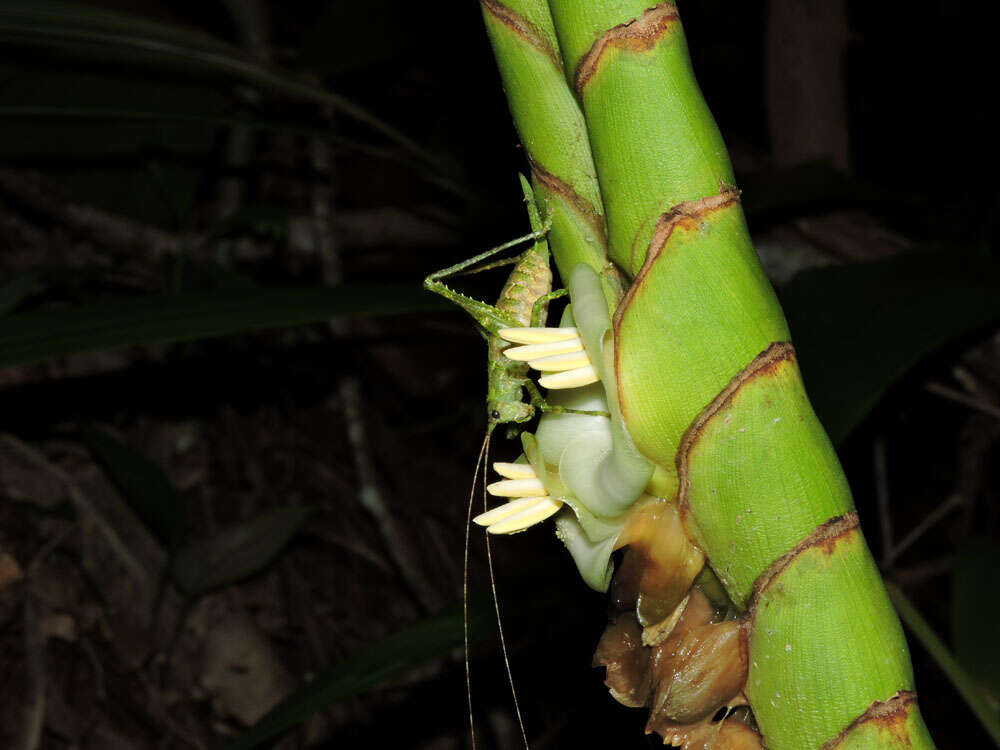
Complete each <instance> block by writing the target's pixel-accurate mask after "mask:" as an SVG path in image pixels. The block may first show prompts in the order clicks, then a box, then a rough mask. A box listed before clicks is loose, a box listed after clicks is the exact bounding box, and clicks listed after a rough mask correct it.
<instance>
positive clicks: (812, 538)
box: [747, 511, 861, 616]
mask: <svg viewBox="0 0 1000 750" xmlns="http://www.w3.org/2000/svg"><path fill="white" fill-rule="evenodd" d="M860 533H861V529H860V528H859V522H858V514H857V512H856V511H851V512H850V513H845V514H844V515H842V516H837V517H835V518H831V519H830V520H829V521H826V522H824V523H821V524H820V525H819V526H817V527H816V528H815V529H813V531H812V532H811V533H810V534H809V536H807V537H806V538H805V539H803V540H802V541H801V542H799V543H798V544H797V545H795V547H794V548H792V549H790V550H789V551H788V552H786V553H785V554H783V555H782V556H781V557H779V558H778V559H777V560H775V561H774V562H773V563H771V564H770V565H769V566H768V568H767V570H765V571H764V572H763V573H761V574H760V577H759V578H758V579H757V580H756V582H755V583H754V587H753V596H752V597H751V599H750V606H749V607H748V608H747V610H748V612H750V613H751V616H752V613H753V612H754V610H755V608H756V604H757V601H758V600H759V599H760V596H761V594H763V593H764V592H765V591H767V589H768V587H769V586H770V585H771V584H772V583H773V582H774V580H775V579H777V578H778V577H779V576H780V575H781V573H782V571H783V570H785V568H787V567H788V566H789V565H790V564H791V562H792V561H793V560H794V559H795V558H796V557H798V556H799V555H801V554H802V553H804V552H806V551H807V550H811V549H819V550H822V551H823V552H824V553H825V554H827V555H830V554H833V551H834V549H835V548H836V546H837V545H838V544H840V543H841V542H843V541H844V540H846V539H848V538H849V537H850V536H851V535H853V534H860Z"/></svg>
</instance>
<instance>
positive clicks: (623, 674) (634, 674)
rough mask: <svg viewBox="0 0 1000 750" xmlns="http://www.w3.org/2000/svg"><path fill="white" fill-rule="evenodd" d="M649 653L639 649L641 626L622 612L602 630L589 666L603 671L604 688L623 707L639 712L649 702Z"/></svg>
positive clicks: (633, 617) (628, 613) (629, 614)
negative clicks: (604, 669) (603, 669)
mask: <svg viewBox="0 0 1000 750" xmlns="http://www.w3.org/2000/svg"><path fill="white" fill-rule="evenodd" d="M649 657H650V650H649V649H648V648H644V647H643V645H642V626H641V625H639V621H638V620H636V619H635V614H633V613H632V612H624V613H622V614H620V615H618V617H616V618H615V620H614V621H613V622H611V623H610V624H609V625H608V626H607V628H605V629H604V633H603V635H601V640H600V642H599V643H598V644H597V650H596V651H595V652H594V661H593V666H595V667H605V668H606V669H607V674H606V676H605V678H604V684H605V685H607V686H608V689H609V690H610V691H611V695H612V697H613V698H614V699H615V700H616V701H618V702H619V703H621V704H622V705H623V706H629V707H630V708H640V707H641V706H645V705H646V704H647V703H648V702H649V692H650V682H649V677H650V658H649Z"/></svg>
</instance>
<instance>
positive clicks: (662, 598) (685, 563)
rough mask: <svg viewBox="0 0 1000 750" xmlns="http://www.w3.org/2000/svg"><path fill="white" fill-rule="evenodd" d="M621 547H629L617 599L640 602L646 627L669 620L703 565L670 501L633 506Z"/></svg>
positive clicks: (702, 556) (699, 553) (617, 589)
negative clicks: (667, 618) (665, 619)
mask: <svg viewBox="0 0 1000 750" xmlns="http://www.w3.org/2000/svg"><path fill="white" fill-rule="evenodd" d="M619 544H621V545H626V544H627V545H628V550H627V551H626V553H625V559H624V561H623V562H622V566H621V570H620V572H619V574H618V575H619V576H621V580H622V583H621V584H619V583H618V582H617V580H616V585H615V594H614V596H615V599H616V600H619V601H621V602H623V603H626V604H630V603H632V602H638V607H637V612H638V616H639V621H640V622H641V623H642V624H643V625H652V624H655V623H657V622H660V621H661V620H663V619H664V618H666V617H669V616H670V614H671V613H672V612H673V611H674V609H675V608H676V607H677V605H678V604H680V602H681V600H682V599H683V598H684V597H685V596H687V593H688V590H689V589H690V588H691V584H692V583H693V582H694V579H695V576H697V575H698V573H700V572H701V569H702V567H704V565H705V556H704V554H702V552H701V550H699V549H698V548H697V547H695V546H694V545H693V544H692V543H691V539H690V537H689V536H688V533H687V530H686V529H685V528H684V524H683V523H682V522H681V517H680V514H679V512H678V508H677V505H676V504H675V503H672V502H665V501H663V500H653V501H650V502H647V503H645V504H643V505H640V506H637V507H636V508H634V509H633V510H632V512H631V513H630V514H629V519H628V521H627V523H626V524H625V528H624V530H623V531H622V534H621V536H620V537H619ZM616 579H617V577H616Z"/></svg>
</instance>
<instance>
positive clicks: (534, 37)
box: [479, 0, 563, 70]
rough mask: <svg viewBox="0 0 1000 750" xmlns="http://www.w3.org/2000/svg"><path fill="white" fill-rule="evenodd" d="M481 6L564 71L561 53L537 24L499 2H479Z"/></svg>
mask: <svg viewBox="0 0 1000 750" xmlns="http://www.w3.org/2000/svg"><path fill="white" fill-rule="evenodd" d="M479 5H480V6H481V7H482V9H483V12H484V13H489V14H490V15H491V16H493V17H494V18H495V19H497V21H499V22H500V23H502V24H503V25H504V26H506V27H507V28H509V29H511V31H513V32H514V33H515V34H517V35H518V36H519V37H521V39H523V40H524V41H525V42H527V43H528V44H530V45H531V46H532V47H534V48H535V49H538V50H540V51H541V52H543V53H545V56H546V57H548V58H549V59H551V60H552V62H553V64H554V65H555V66H556V67H557V68H559V70H562V69H563V64H562V58H561V57H560V55H559V52H558V51H557V50H555V49H553V48H552V45H551V44H549V43H548V42H547V41H546V39H545V35H544V34H543V33H542V32H541V30H539V28H538V27H537V26H535V24H533V23H532V22H531V21H529V20H528V19H527V18H525V17H524V16H522V15H519V14H517V13H515V12H514V11H512V10H511V9H510V8H508V7H507V6H506V5H504V4H503V3H500V2H497V0H479Z"/></svg>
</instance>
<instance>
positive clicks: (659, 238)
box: [614, 186, 740, 336]
mask: <svg viewBox="0 0 1000 750" xmlns="http://www.w3.org/2000/svg"><path fill="white" fill-rule="evenodd" d="M739 202H740V191H739V190H737V189H736V188H729V187H725V186H723V189H722V192H720V193H719V194H717V195H710V196H708V197H706V198H699V199H698V200H694V201H684V202H683V203H678V204H677V205H676V206H674V207H673V208H672V209H670V210H669V211H667V212H665V213H664V214H662V215H661V216H660V218H659V219H657V221H656V227H655V228H654V229H653V236H652V238H651V239H650V241H649V247H648V248H647V250H646V257H645V259H644V260H643V263H642V267H641V268H640V269H639V272H638V273H637V274H636V276H635V281H634V282H633V283H632V286H631V287H630V288H629V290H628V294H626V295H625V298H624V299H623V300H622V303H621V304H620V305H619V306H618V309H617V311H616V312H615V319H614V330H615V335H616V336H617V335H618V329H619V326H620V324H621V319H622V317H623V316H624V314H625V312H626V310H628V306H629V303H630V302H631V301H632V299H633V298H634V297H635V296H636V295H638V294H639V293H640V290H641V288H642V286H643V283H644V281H645V279H646V277H647V276H648V275H649V272H650V270H651V269H652V267H653V264H654V263H655V262H656V260H657V259H658V258H659V257H660V255H661V254H662V253H663V251H664V250H665V249H666V246H667V242H668V241H669V240H670V237H671V236H672V235H673V233H674V231H675V230H676V229H678V228H682V227H687V228H697V227H698V226H699V225H700V224H701V222H703V221H704V220H705V218H706V217H707V216H708V215H709V214H710V213H713V212H715V211H719V210H721V209H724V208H726V207H728V206H731V205H732V204H734V203H739ZM632 252H633V255H634V254H635V252H636V248H633V250H632ZM630 262H631V263H632V265H633V267H634V264H635V258H634V257H633V258H631V259H630Z"/></svg>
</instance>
